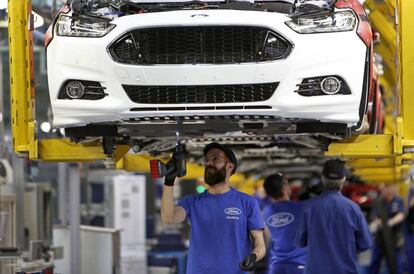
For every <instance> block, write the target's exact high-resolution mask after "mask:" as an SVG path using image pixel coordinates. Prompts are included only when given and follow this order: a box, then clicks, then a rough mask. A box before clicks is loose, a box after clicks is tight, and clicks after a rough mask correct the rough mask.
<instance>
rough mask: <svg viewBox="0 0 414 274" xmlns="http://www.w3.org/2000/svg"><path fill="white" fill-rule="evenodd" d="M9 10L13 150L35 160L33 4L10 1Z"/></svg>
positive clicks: (24, 0)
mask: <svg viewBox="0 0 414 274" xmlns="http://www.w3.org/2000/svg"><path fill="white" fill-rule="evenodd" d="M8 10H9V11H8V13H9V25H8V27H9V49H10V53H9V61H10V98H11V114H12V117H11V118H12V136H13V148H14V151H15V152H16V153H17V154H29V157H30V158H31V159H37V157H38V153H37V139H36V136H35V132H36V121H35V119H34V117H35V115H34V113H35V103H34V97H35V94H34V92H35V89H34V84H33V82H34V81H33V78H34V75H33V71H34V70H33V55H32V54H33V49H32V47H33V35H32V33H31V32H30V31H29V15H30V14H31V3H30V1H28V0H22V1H16V0H9V1H8Z"/></svg>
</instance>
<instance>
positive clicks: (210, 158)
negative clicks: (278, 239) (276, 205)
mask: <svg viewBox="0 0 414 274" xmlns="http://www.w3.org/2000/svg"><path fill="white" fill-rule="evenodd" d="M204 165H205V170H204V180H205V182H206V183H207V184H208V185H209V187H208V190H207V191H205V192H203V193H201V194H197V195H192V196H187V197H184V198H183V199H182V200H180V201H179V202H178V205H176V206H174V198H173V186H174V180H175V177H174V176H173V175H172V176H168V177H166V178H165V183H164V188H163V194H162V203H161V219H162V221H163V222H165V223H181V222H183V221H184V220H186V219H187V220H188V222H189V223H190V247H189V256H188V260H187V273H188V274H221V273H222V274H241V273H245V272H246V271H249V270H250V269H252V267H253V264H254V263H255V262H256V261H257V260H260V259H261V258H263V257H264V255H265V253H266V248H265V243H264V237H263V229H264V223H263V219H262V216H261V213H260V209H259V205H258V204H257V201H256V200H255V199H254V198H253V197H251V196H249V195H247V194H244V193H241V192H239V191H237V190H235V189H233V188H231V187H230V185H229V178H230V176H231V175H232V174H234V172H235V171H236V168H237V159H236V157H235V155H234V153H233V151H232V150H230V149H229V148H228V147H226V146H224V145H220V144H218V143H211V144H209V145H207V146H206V147H205V148H204ZM251 239H252V240H253V245H252V243H251ZM252 246H253V250H252Z"/></svg>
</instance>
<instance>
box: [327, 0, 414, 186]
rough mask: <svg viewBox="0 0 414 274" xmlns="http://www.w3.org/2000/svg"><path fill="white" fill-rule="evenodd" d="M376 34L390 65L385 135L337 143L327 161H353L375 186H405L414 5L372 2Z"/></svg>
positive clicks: (412, 146)
mask: <svg viewBox="0 0 414 274" xmlns="http://www.w3.org/2000/svg"><path fill="white" fill-rule="evenodd" d="M366 5H367V7H368V8H369V9H370V14H369V17H370V20H371V24H372V27H373V29H375V30H376V31H378V32H379V33H380V34H381V37H382V39H381V43H380V44H378V46H376V51H377V52H378V53H380V54H381V56H382V57H383V61H384V75H383V76H382V79H381V81H382V82H383V83H385V85H384V97H385V100H386V102H387V104H388V105H387V108H386V112H387V113H386V115H387V116H386V129H385V134H383V135H359V136H355V137H354V138H352V139H349V140H344V141H340V142H338V143H333V144H331V145H330V146H329V148H328V151H327V152H326V155H327V156H341V157H344V158H347V159H348V160H349V161H348V164H349V166H351V167H352V168H353V169H354V170H355V173H356V174H359V175H361V177H362V178H363V179H366V180H367V181H372V182H401V181H403V180H405V179H406V178H407V175H408V173H409V171H410V169H411V165H412V164H413V159H414V158H413V157H414V156H413V155H414V154H413V153H414V123H413V121H414V109H413V108H412V102H414V101H413V100H414V89H413V86H414V50H413V49H414V35H413V32H412V30H413V29H414V18H413V17H412V16H411V15H410V11H412V10H414V2H413V1H397V0H396V1H392V0H385V1H383V2H381V1H373V0H368V1H366Z"/></svg>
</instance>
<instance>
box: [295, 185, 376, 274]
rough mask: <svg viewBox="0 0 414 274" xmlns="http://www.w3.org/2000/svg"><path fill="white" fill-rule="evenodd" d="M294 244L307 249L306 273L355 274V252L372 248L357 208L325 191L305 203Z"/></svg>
mask: <svg viewBox="0 0 414 274" xmlns="http://www.w3.org/2000/svg"><path fill="white" fill-rule="evenodd" d="M295 243H296V244H297V245H298V246H302V247H304V246H307V247H308V250H307V258H306V269H305V273H306V274H358V261H357V253H358V252H361V251H363V250H366V249H369V248H370V247H371V246H372V237H371V234H370V232H369V230H368V225H367V222H366V220H365V217H364V215H363V214H362V212H361V210H360V208H359V207H358V205H356V204H355V203H354V202H352V201H351V200H349V199H348V198H346V197H344V196H343V195H342V194H341V193H340V192H338V191H324V192H323V193H322V194H320V195H319V196H317V197H315V198H313V199H311V200H309V201H308V202H306V203H305V205H304V210H303V215H302V218H301V220H300V223H299V226H298V230H297V233H296V237H295Z"/></svg>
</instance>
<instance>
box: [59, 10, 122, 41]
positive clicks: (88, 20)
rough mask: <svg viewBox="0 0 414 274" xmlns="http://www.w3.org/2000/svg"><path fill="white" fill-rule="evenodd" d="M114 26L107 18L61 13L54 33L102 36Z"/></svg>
mask: <svg viewBox="0 0 414 274" xmlns="http://www.w3.org/2000/svg"><path fill="white" fill-rule="evenodd" d="M114 27H115V25H114V24H111V23H109V20H107V19H103V18H97V17H86V16H69V15H65V14H61V15H60V16H59V18H58V20H57V21H56V33H57V35H60V36H77V37H102V36H104V35H106V34H107V33H108V32H110V31H111V30H112V29H113V28H114Z"/></svg>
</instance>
